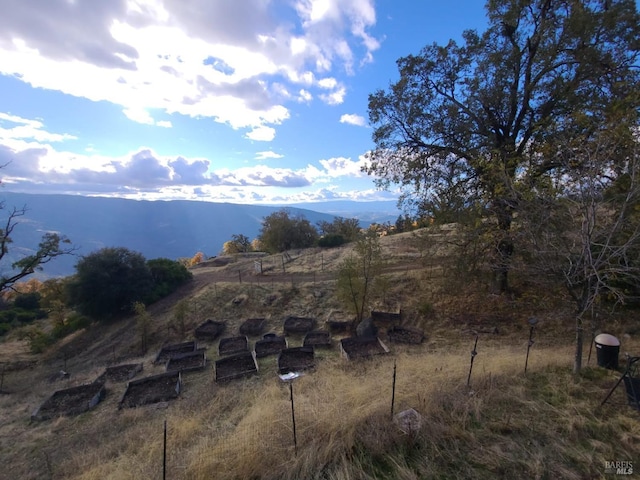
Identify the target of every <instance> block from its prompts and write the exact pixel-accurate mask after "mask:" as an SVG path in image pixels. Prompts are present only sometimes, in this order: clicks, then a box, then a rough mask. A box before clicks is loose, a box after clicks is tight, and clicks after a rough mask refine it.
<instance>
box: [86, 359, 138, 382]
mask: <svg viewBox="0 0 640 480" xmlns="http://www.w3.org/2000/svg"><path fill="white" fill-rule="evenodd" d="M142 366H143V364H142V363H129V364H126V365H116V366H113V367H107V368H106V369H105V371H104V373H103V374H102V375H100V376H99V377H98V378H97V379H96V380H95V382H94V383H103V382H105V381H107V382H113V383H116V382H126V381H128V380H131V379H132V378H133V377H135V376H136V375H138V373H140V372H141V371H142Z"/></svg>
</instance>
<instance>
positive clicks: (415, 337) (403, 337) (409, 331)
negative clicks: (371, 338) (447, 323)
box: [387, 326, 424, 344]
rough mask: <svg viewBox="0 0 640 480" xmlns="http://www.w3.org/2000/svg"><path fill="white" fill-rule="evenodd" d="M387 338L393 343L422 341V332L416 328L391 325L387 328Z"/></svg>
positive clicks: (416, 342)
mask: <svg viewBox="0 0 640 480" xmlns="http://www.w3.org/2000/svg"><path fill="white" fill-rule="evenodd" d="M387 338H388V339H389V341H390V342H395V343H413V344H418V343H422V342H423V340H424V332H423V331H422V330H420V329H418V328H411V327H398V326H396V327H391V328H390V329H389V330H387Z"/></svg>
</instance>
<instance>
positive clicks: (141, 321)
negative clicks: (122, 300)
mask: <svg viewBox="0 0 640 480" xmlns="http://www.w3.org/2000/svg"><path fill="white" fill-rule="evenodd" d="M133 311H134V313H135V315H136V327H137V328H138V334H139V335H140V349H141V351H142V354H143V355H144V354H145V353H147V343H148V341H149V328H150V327H151V315H149V312H147V309H146V307H145V305H144V303H142V302H134V304H133Z"/></svg>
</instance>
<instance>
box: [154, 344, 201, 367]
mask: <svg viewBox="0 0 640 480" xmlns="http://www.w3.org/2000/svg"><path fill="white" fill-rule="evenodd" d="M195 351H196V342H184V343H174V344H173V345H167V346H165V347H162V349H161V350H160V352H158V355H157V356H156V359H155V361H154V362H153V363H167V360H169V359H170V358H171V357H173V356H175V355H180V354H183V353H189V352H195Z"/></svg>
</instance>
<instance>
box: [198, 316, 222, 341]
mask: <svg viewBox="0 0 640 480" xmlns="http://www.w3.org/2000/svg"><path fill="white" fill-rule="evenodd" d="M226 328H227V324H226V323H224V322H216V321H215V320H207V321H206V322H204V323H202V324H201V325H200V326H199V327H198V328H196V331H195V337H196V338H197V339H198V340H203V341H209V342H212V341H214V340H215V339H216V338H218V337H219V336H220V335H222V332H224V331H225V329H226Z"/></svg>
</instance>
